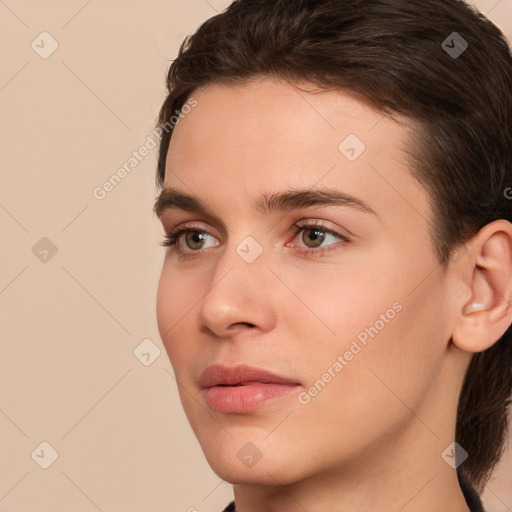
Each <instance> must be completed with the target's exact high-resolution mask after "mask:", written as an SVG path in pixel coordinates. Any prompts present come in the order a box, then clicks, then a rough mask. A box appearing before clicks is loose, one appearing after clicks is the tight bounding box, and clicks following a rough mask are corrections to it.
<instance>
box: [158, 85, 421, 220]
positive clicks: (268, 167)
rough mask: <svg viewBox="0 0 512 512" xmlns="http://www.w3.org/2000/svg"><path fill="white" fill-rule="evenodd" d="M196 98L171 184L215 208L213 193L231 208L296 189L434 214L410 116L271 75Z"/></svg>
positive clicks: (183, 124) (176, 138)
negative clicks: (415, 164) (418, 175)
mask: <svg viewBox="0 0 512 512" xmlns="http://www.w3.org/2000/svg"><path fill="white" fill-rule="evenodd" d="M297 86H298V87H297ZM192 97H193V98H194V99H195V100H196V102H197V105H196V106H195V107H194V108H193V109H191V111H190V112H189V113H187V114H186V115H185V116H184V117H183V118H182V119H181V120H180V122H179V123H178V125H177V126H176V127H175V130H174V133H173V136H172V139H171V143H170V146H169V151H168V155H167V171H166V178H165V182H164V186H166V187H174V188H180V189H182V190H183V189H185V190H187V189H188V191H189V193H190V192H191V191H193V194H194V195H197V196H200V197H203V198H205V199H206V202H208V203H211V204H213V202H215V201H214V195H215V197H216V198H217V203H218V204H220V205H221V207H222V208H225V209H226V210H227V209H229V208H230V207H231V208H232V209H234V208H236V209H238V210H239V209H240V208H242V207H243V205H242V204H241V202H242V201H243V202H244V203H245V204H248V203H249V198H251V201H250V203H251V204H253V203H254V201H253V200H254V199H255V198H256V197H258V196H260V195H261V194H263V193H268V192H272V191H278V190H282V189H284V188H290V186H291V187H295V188H301V189H303V188H305V187H307V188H313V187H315V186H325V187H329V188H333V189H337V190H340V191H342V192H345V193H347V194H350V195H353V196H356V197H360V198H361V199H363V200H364V201H365V202H366V203H367V204H369V205H372V204H374V205H375V208H373V206H372V208H373V209H374V210H378V209H383V210H389V211H390V212H392V211H394V210H396V209H397V207H398V206H399V207H400V208H399V209H400V211H401V213H402V214H404V213H407V214H409V215H410V213H411V212H410V209H411V207H412V205H413V204H414V207H412V208H413V209H415V210H416V211H417V212H419V211H420V210H422V209H423V212H424V213H425V215H427V214H426V212H427V210H428V205H427V200H426V197H425V195H426V194H425V190H424V189H423V188H422V187H421V186H420V185H419V183H417V182H416V180H415V179H414V178H413V177H412V175H411V172H410V171H411V169H410V163H409V161H408V158H407V154H406V152H405V151H404V149H405V146H406V144H407V142H408V141H409V138H410V137H411V136H413V134H414V132H413V129H412V123H410V122H408V120H407V119H404V118H396V119H391V118H390V117H388V116H384V115H383V114H382V113H380V112H377V111H376V110H374V109H372V108H371V107H369V106H368V104H366V103H365V102H363V101H362V100H361V98H360V97H358V96H357V95H356V94H355V93H353V92H350V91H347V90H331V91H323V90H319V89H318V88H317V87H316V88H315V86H312V85H307V84H304V83H302V84H293V85H292V84H289V83H286V82H281V81H276V80H273V79H254V80H251V81H249V82H246V83H243V84H237V85H225V84H212V85H208V86H206V87H203V88H200V89H197V90H196V91H195V92H194V93H193V95H192ZM399 203H400V204H399ZM404 203H405V204H404ZM407 203H409V204H407ZM407 210H409V211H407Z"/></svg>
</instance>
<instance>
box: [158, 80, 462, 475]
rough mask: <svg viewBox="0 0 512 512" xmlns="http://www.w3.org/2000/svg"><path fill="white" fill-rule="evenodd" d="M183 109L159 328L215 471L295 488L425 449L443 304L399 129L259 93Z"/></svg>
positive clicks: (354, 110) (423, 206) (442, 348)
mask: <svg viewBox="0 0 512 512" xmlns="http://www.w3.org/2000/svg"><path fill="white" fill-rule="evenodd" d="M193 97H194V99H195V100H196V102H197V104H196V106H195V107H194V108H193V109H191V111H190V112H189V113H188V114H187V115H186V116H185V117H184V118H183V119H181V120H180V122H179V124H178V125H177V126H176V128H175V130H174V133H173V137H172V140H171V143H170V147H169V152H168V157H167V169H166V176H165V188H169V189H170V188H172V189H175V190H176V191H178V192H180V193H181V194H186V195H188V196H193V198H195V200H196V201H195V202H191V201H189V200H188V201H183V200H179V201H178V200H177V197H178V196H176V195H175V196H172V197H171V196H169V197H167V200H166V202H165V206H166V207H165V208H164V209H163V210H162V213H161V215H160V218H161V221H162V224H163V228H164V230H165V231H166V232H167V233H170V232H171V231H173V230H175V229H176V228H179V229H186V230H189V231H188V232H183V233H181V234H179V235H178V237H177V238H176V240H175V244H174V245H171V246H169V247H168V248H166V249H165V250H166V254H165V259H164V263H163V268H162V273H161V277H160V282H159V288H158V296H157V319H158V328H159V331H160V335H161V337H162V340H163V343H164V345H165V348H166V350H167V353H168V356H169V358H170V361H171V363H172V366H173V369H174V372H175V376H176V380H177V381H178V383H179V393H180V397H181V401H182V404H183V407H184V410H185V413H186V415H187V417H188V420H189V422H190V424H191V426H192V429H193V430H194V432H195V434H196V436H197V438H198V440H199V442H200V444H201V446H202V448H203V451H204V453H205V456H206V458H207V460H208V462H209V464H210V465H211V466H212V468H213V470H214V471H215V472H216V473H217V474H218V475H219V476H220V477H221V478H223V479H225V480H227V481H229V482H231V483H270V484H272V485H274V484H275V481H276V480H277V481H279V482H280V483H287V482H294V481H298V480H300V479H302V478H305V477H308V476H311V475H314V474H316V473H319V472H321V471H326V470H329V469H335V468H342V467H343V466H344V465H348V464H354V463H355V462H356V461H357V462H358V463H362V462H364V461H367V460H370V459H372V458H374V459H375V458H377V457H385V456H386V454H385V453H384V451H383V450H385V448H384V447H390V446H395V447H396V445H395V444H394V442H395V441H396V442H400V440H401V439H402V440H403V439H404V438H405V437H406V436H408V435H413V432H414V430H415V429H418V428H420V429H423V431H422V432H420V433H418V432H416V434H417V435H418V436H419V437H421V436H424V435H425V431H426V429H425V427H424V426H423V425H422V424H421V422H418V421H417V418H416V417H415V416H414V415H411V412H410V409H414V410H415V411H417V414H418V415H419V416H420V417H422V418H425V419H427V418H429V417H430V416H432V414H434V412H433V411H435V410H437V409H438V408H439V407H441V408H442V407H443V403H444V402H443V400H445V399H444V398H443V396H442V394H441V393H440V392H439V393H438V387H436V386H437V385H438V384H439V382H438V380H436V379H437V376H439V375H441V374H442V371H441V368H442V366H443V360H444V357H445V353H446V350H447V342H448V340H449V338H450V333H451V330H450V329H451V326H450V317H449V314H448V313H447V312H449V311H450V307H449V305H448V304H449V303H450V297H449V286H448V283H447V278H446V275H445V274H444V273H443V271H442V269H441V267H440V265H439V263H438V261H437V260H436V258H435V255H434V252H433V248H432V243H431V238H430V234H429V233H430V232H429V219H430V215H431V214H430V207H429V201H428V195H427V193H426V191H425V190H424V189H423V188H422V187H421V185H420V184H419V183H418V182H417V181H416V180H415V179H414V178H413V177H412V174H411V170H410V165H409V164H408V162H407V158H406V153H405V152H404V147H405V144H406V143H407V140H408V137H410V136H411V133H412V132H411V127H410V126H409V125H408V124H407V123H406V122H405V121H403V122H401V123H400V124H399V123H398V122H396V121H393V120H391V119H389V118H388V117H384V116H383V115H382V114H380V113H377V112H375V111H374V110H371V109H370V108H369V107H367V106H366V105H365V104H364V103H362V102H360V101H359V100H358V99H357V97H356V96H354V95H352V94H350V93H348V92H342V91H329V92H319V93H317V94H311V93H310V92H305V91H304V90H299V89H296V88H295V87H294V86H292V85H290V84H286V83H282V82H277V81H271V80H263V79H257V80H252V81H250V82H246V83H244V84H243V85H236V86H232V85H209V86H207V87H204V88H201V89H198V90H196V91H195V92H194V94H193ZM299 191H300V192H301V193H300V194H298V195H297V192H299ZM281 195H283V197H281ZM173 198H174V200H173ZM198 204H200V205H202V208H201V209H200V208H199V207H198ZM212 365H215V366H214V367H212ZM218 365H220V366H218ZM269 372H270V374H271V375H269ZM404 404H407V406H404ZM452 405H453V404H452ZM429 415H430V416H429ZM426 421H428V420H426ZM427 434H428V435H431V434H430V433H428V432H427ZM383 441H385V442H384V443H383Z"/></svg>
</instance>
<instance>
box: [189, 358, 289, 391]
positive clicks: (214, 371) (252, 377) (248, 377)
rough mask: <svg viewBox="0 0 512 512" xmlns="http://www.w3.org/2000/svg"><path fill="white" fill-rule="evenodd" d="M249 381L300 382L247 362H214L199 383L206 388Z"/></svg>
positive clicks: (266, 382) (202, 375)
mask: <svg viewBox="0 0 512 512" xmlns="http://www.w3.org/2000/svg"><path fill="white" fill-rule="evenodd" d="M247 382H260V383H265V384H268V383H272V384H299V383H298V382H297V381H294V380H292V379H289V378H287V377H283V376H281V375H277V374H275V373H272V372H270V371H268V370H265V369H263V368H256V367H254V366H248V365H245V364H241V365H237V366H232V367H228V366H223V365H221V364H214V365H211V366H208V367H207V368H206V370H204V372H203V373H202V374H201V377H199V385H200V386H201V387H202V388H205V389H206V388H211V387H212V386H219V385H225V386H234V385H237V384H243V383H247Z"/></svg>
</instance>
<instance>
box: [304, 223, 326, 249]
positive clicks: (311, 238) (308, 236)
mask: <svg viewBox="0 0 512 512" xmlns="http://www.w3.org/2000/svg"><path fill="white" fill-rule="evenodd" d="M324 231H325V230H322V229H320V228H310V229H304V230H303V234H302V241H303V242H304V244H305V245H306V246H307V247H311V248H314V247H319V246H321V245H322V243H323V241H324V240H325V233H324ZM310 244H311V245H310Z"/></svg>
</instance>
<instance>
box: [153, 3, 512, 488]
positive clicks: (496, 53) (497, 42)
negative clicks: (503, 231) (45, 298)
mask: <svg viewBox="0 0 512 512" xmlns="http://www.w3.org/2000/svg"><path fill="white" fill-rule="evenodd" d="M454 32H457V33H458V34H459V35H460V36H462V38H463V39H464V40H465V41H466V42H467V44H468V47H467V49H466V50H465V51H464V52H463V53H462V54H460V55H458V56H457V58H454V55H451V54H450V53H449V52H448V51H447V48H446V45H444V46H443V42H444V41H445V40H446V39H447V38H448V40H449V41H450V39H449V37H450V36H451V37H452V40H451V41H453V37H457V36H453V33H454ZM450 44H451V43H450ZM256 77H272V78H278V79H282V80H285V81H288V82H290V83H302V82H308V83H310V84H314V85H315V86H317V87H319V88H321V89H323V90H350V91H353V92H355V93H357V95H358V96H359V97H360V98H364V101H365V102H366V103H367V104H368V105H369V106H371V108H373V109H375V110H377V111H379V112H382V113H384V114H386V115H388V116H390V117H391V118H392V117H394V116H396V117H405V118H407V119H410V120H411V122H412V123H413V125H414V137H413V138H412V139H411V140H410V141H409V142H410V143H409V145H408V147H407V154H408V155H409V156H410V158H411V162H414V165H411V173H412V175H413V176H414V177H415V179H417V181H418V182H419V183H420V184H421V185H422V186H423V187H424V188H425V190H426V191H427V192H428V197H429V198H430V201H431V208H432V212H433V217H432V219H433V221H432V223H431V226H430V228H431V240H432V248H433V251H434V252H435V254H436V256H437V258H438V261H439V263H440V265H442V267H443V268H445V269H446V268H448V266H449V265H450V263H456V260H457V259H458V258H460V257H463V256H464V244H465V243H467V242H468V241H469V240H471V239H472V238H473V237H474V236H475V235H476V234H477V233H478V232H479V230H481V229H482V228H483V227H484V226H485V225H487V224H489V223H490V222H492V221H494V220H497V219H506V220H508V221H512V209H511V208H512V204H511V201H510V200H509V199H507V197H506V194H504V191H505V190H506V188H507V186H509V185H510V183H511V181H512V174H511V171H512V169H511V167H512V95H511V94H510V91H511V90H512V57H511V54H510V50H509V48H508V46H507V43H506V41H505V39H504V38H503V35H502V34H501V33H500V32H499V30H498V29H497V28H496V27H495V26H494V25H493V24H492V23H490V22H489V21H488V20H486V19H485V18H484V17H483V16H481V15H480V14H478V13H477V12H476V11H475V10H474V9H472V8H471V7H469V6H468V5H467V4H465V3H464V2H462V1H459V0H450V1H441V0H426V1H424V0H414V1H406V0H375V1H368V2H360V1H355V0H354V1H336V0H296V1H284V0H239V1H235V2H233V4H231V5H230V6H229V7H228V8H227V9H226V10H225V11H224V12H223V13H221V14H219V15H218V16H214V17H213V18H211V19H209V20H208V21H206V22H205V23H204V24H203V25H202V26H201V27H200V28H199V29H198V31H197V32H196V33H195V34H194V35H193V36H192V37H189V38H187V39H186V40H185V41H184V43H183V44H182V46H181V48H180V53H179V55H178V58H177V59H176V60H175V61H174V62H173V64H172V65H171V67H170V69H169V73H168V77H167V87H168V92H169V95H168V97H167V99H166V100H165V102H164V105H163V106H162V109H161V111H160V116H159V124H160V125H161V126H163V125H164V124H165V123H166V122H168V121H169V119H170V118H171V116H172V115H174V114H175V112H176V110H178V111H180V109H181V108H182V107H183V105H184V104H185V103H186V101H187V100H188V99H189V98H190V97H191V95H192V94H193V93H194V91H196V90H198V89H200V88H202V87H205V86H208V85H213V84H223V85H232V86H237V85H241V84H243V83H246V82H247V81H248V80H250V79H253V78H256ZM185 122H186V121H185ZM172 133H173V130H168V131H165V133H163V137H162V140H161V145H160V152H159V161H158V173H157V183H158V185H159V186H161V185H162V184H163V182H164V178H165V167H166V159H167V154H168V148H169V144H170V141H171V137H172ZM511 367H512V339H511V332H510V329H508V330H507V332H506V333H505V334H504V335H503V336H502V337H501V338H500V340H499V341H497V342H496V343H495V344H494V345H493V346H491V347H490V348H488V349H487V350H485V351H483V352H479V353H476V354H475V355H474V356H473V357H472V360H471V363H470V365H469V368H468V371H467V374H466V378H465V381H464V385H463V387H462V391H461V394H460V401H459V405H458V411H457V431H456V436H455V439H456V441H457V442H458V443H459V444H460V445H461V446H463V447H470V450H468V451H469V452H470V454H469V458H468V460H467V461H466V462H465V463H464V464H463V465H462V466H461V468H460V469H461V471H462V472H463V473H464V474H465V475H466V476H467V477H468V479H469V480H470V481H471V482H472V483H473V484H474V485H475V486H476V487H477V488H480V489H481V488H482V486H483V484H484V483H485V481H486V479H487V478H488V476H489V474H490V472H491V470H492V468H493V466H494V464H495V462H496V461H497V460H498V458H499V454H500V453H501V451H502V447H503V441H504V436H505V434H506V426H507V416H506V413H507V406H508V404H509V403H510V393H511V388H512V378H511Z"/></svg>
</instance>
